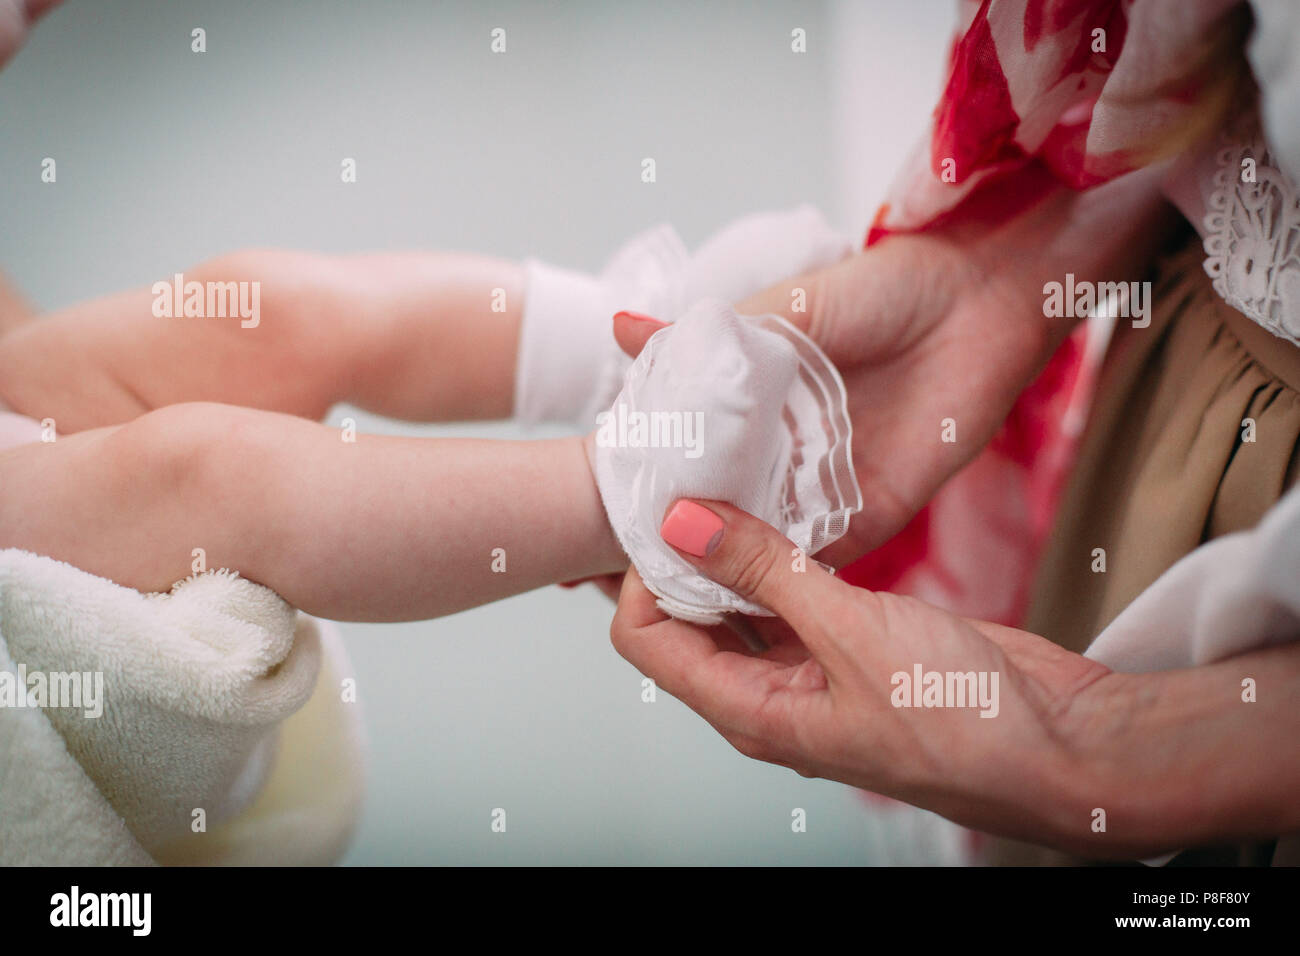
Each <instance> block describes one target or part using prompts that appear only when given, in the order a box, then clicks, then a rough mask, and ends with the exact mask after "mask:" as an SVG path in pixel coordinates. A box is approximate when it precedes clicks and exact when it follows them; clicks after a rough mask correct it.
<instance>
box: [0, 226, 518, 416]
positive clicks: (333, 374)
mask: <svg viewBox="0 0 1300 956" xmlns="http://www.w3.org/2000/svg"><path fill="white" fill-rule="evenodd" d="M171 278H172V277H170V276H168V277H166V280H167V283H170V282H171ZM183 278H184V280H185V281H186V282H191V281H192V282H197V283H200V285H201V286H206V285H209V284H211V285H216V286H225V285H227V284H229V285H232V286H240V284H243V285H244V286H246V287H247V288H248V289H249V290H250V291H249V295H250V304H251V290H252V288H253V286H254V284H255V285H256V288H257V290H258V292H257V302H258V315H257V318H256V321H255V322H254V321H253V320H251V319H249V320H244V319H242V318H240V317H239V316H237V315H234V314H233V313H231V314H230V315H228V316H227V317H224V318H222V317H214V316H209V317H198V316H190V317H185V316H183V315H181V316H177V315H172V316H167V317H160V316H157V315H155V314H154V308H153V304H154V299H155V296H154V294H153V292H152V290H151V288H150V287H141V288H138V289H133V290H128V291H126V292H119V293H115V294H113V295H107V296H103V297H100V298H97V299H92V300H90V301H87V302H80V303H77V304H76V305H73V306H70V307H69V308H66V309H63V310H61V311H59V312H55V313H51V314H49V315H45V316H41V317H39V318H37V319H35V320H32V321H26V322H21V323H20V322H18V321H17V320H16V319H15V320H14V321H13V322H7V321H6V320H5V319H4V315H3V311H4V309H3V306H4V290H3V287H0V400H3V401H5V402H7V403H8V404H9V405H10V406H12V407H13V408H16V409H17V410H18V411H20V412H23V413H24V414H26V415H29V416H31V417H32V418H36V419H44V418H52V419H54V420H55V421H56V422H57V424H58V429H59V433H60V434H70V433H72V432H76V431H82V430H85V429H90V428H97V427H101V426H105V425H116V424H121V423H123V422H127V421H130V420H131V419H132V418H135V417H136V416H137V415H141V414H144V413H145V412H147V411H150V410H152V409H156V408H162V407H163V406H165V405H171V404H175V403H179V402H196V401H204V402H225V403H229V404H237V405H244V406H247V407H249V408H261V409H266V410H268V411H278V412H289V413H291V414H294V415H302V416H304V417H307V418H316V419H319V418H321V417H322V416H323V415H324V414H325V413H326V412H327V411H328V410H329V408H330V406H331V405H333V404H334V403H336V402H344V401H346V402H352V403H353V404H356V405H360V406H362V407H363V408H367V409H370V410H372V411H375V412H378V413H380V414H383V415H388V416H391V417H395V418H405V419H413V420H420V421H450V420H457V419H470V418H475V419H484V418H505V417H507V416H509V415H510V413H511V410H512V407H513V400H514V372H515V357H516V351H517V348H518V339H519V321H520V315H521V314H522V309H523V270H522V268H521V267H520V266H518V265H516V264H514V263H510V262H505V261H502V260H497V259H490V258H486V257H483V256H473V255H463V254H458V253H439V252H391V253H369V254H361V255H349V256H328V255H320V254H316V253H306V252H290V251H284V250H274V249H250V250H244V251H241V252H237V253H232V254H230V255H226V256H221V257H219V258H216V259H213V260H210V261H208V262H205V263H202V264H201V265H198V266H195V267H193V268H192V269H187V270H186V271H185V272H184V273H183ZM241 303H242V300H241ZM173 306H174V307H175V304H173ZM250 311H251V309H250ZM6 330H8V331H7V334H6Z"/></svg>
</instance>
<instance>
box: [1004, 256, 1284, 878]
mask: <svg viewBox="0 0 1300 956" xmlns="http://www.w3.org/2000/svg"><path fill="white" fill-rule="evenodd" d="M1203 259H1204V253H1203V251H1202V249H1201V244H1200V242H1199V240H1197V239H1196V238H1195V237H1194V236H1193V237H1189V239H1188V240H1187V242H1186V243H1185V244H1184V245H1183V247H1182V248H1181V249H1180V251H1178V252H1177V253H1175V254H1174V255H1172V256H1170V257H1169V258H1167V259H1165V260H1164V261H1163V262H1162V263H1161V264H1160V266H1159V267H1158V269H1157V274H1156V276H1155V278H1154V280H1153V288H1152V291H1153V294H1154V303H1155V307H1154V310H1153V315H1152V321H1151V324H1150V326H1149V327H1147V328H1145V329H1135V328H1133V327H1132V325H1131V323H1130V322H1128V321H1126V320H1120V326H1119V327H1118V328H1117V329H1116V332H1115V338H1114V340H1113V342H1112V344H1111V348H1110V351H1109V353H1108V355H1107V358H1106V363H1105V367H1104V368H1103V371H1102V373H1101V377H1100V381H1099V385H1098V392H1097V399H1096V403H1095V405H1094V408H1093V411H1092V415H1091V417H1090V420H1089V424H1088V430H1087V433H1086V434H1085V436H1084V439H1083V443H1082V446H1081V448H1080V454H1079V459H1078V462H1077V464H1076V466H1075V469H1074V471H1073V473H1072V475H1071V478H1070V483H1069V486H1068V488H1067V489H1066V492H1065V497H1064V499H1063V502H1062V507H1061V510H1060V512H1059V514H1058V517H1057V523H1056V527H1055V529H1054V531H1053V536H1052V540H1051V542H1050V544H1049V546H1048V550H1047V553H1046V555H1045V556H1044V559H1043V561H1042V564H1041V565H1040V569H1039V573H1038V577H1037V580H1036V582H1035V585H1034V591H1033V597H1032V602H1031V606H1030V611H1029V615H1028V619H1027V621H1026V624H1025V626H1026V628H1027V629H1028V630H1030V631H1033V632H1034V633H1037V634H1042V635H1044V636H1045V637H1048V638H1049V639H1051V640H1052V641H1054V642H1056V643H1057V644H1060V645H1062V646H1063V647H1067V648H1069V649H1070V650H1073V651H1079V652H1082V651H1083V650H1085V649H1086V648H1087V646H1088V645H1089V644H1090V643H1091V642H1092V639H1093V638H1094V637H1096V636H1097V634H1098V633H1100V632H1101V630H1102V629H1103V628H1104V627H1105V626H1106V625H1107V624H1109V623H1110V622H1111V621H1112V620H1113V619H1114V618H1115V617H1116V615H1118V614H1119V612H1120V611H1122V610H1123V609H1124V608H1125V607H1126V606H1127V605H1128V604H1129V603H1130V602H1131V601H1132V600H1133V599H1134V598H1136V597H1137V596H1138V595H1139V594H1140V593H1142V591H1144V590H1145V589H1146V588H1148V587H1149V586H1150V585H1151V584H1152V583H1153V582H1154V581H1155V580H1156V578H1158V577H1159V576H1160V575H1161V574H1162V573H1163V572H1164V571H1166V570H1167V569H1168V568H1169V567H1170V566H1171V565H1173V564H1174V562H1176V561H1177V560H1178V559H1179V558H1181V557H1183V556H1184V555H1186V554H1187V553H1189V552H1190V551H1192V550H1194V549H1195V548H1196V547H1197V546H1198V545H1200V544H1202V543H1204V542H1206V541H1209V540H1210V539H1212V538H1216V537H1218V536H1220V535H1224V534H1227V533H1229V532H1233V531H1239V530H1242V529H1246V528H1251V527H1254V526H1255V524H1257V523H1258V522H1259V520H1260V518H1262V517H1263V515H1264V513H1265V512H1266V511H1267V510H1268V509H1269V507H1270V506H1272V505H1273V504H1274V503H1275V502H1276V501H1277V500H1278V499H1279V498H1280V497H1281V496H1282V493H1283V492H1284V491H1285V490H1286V489H1287V488H1288V487H1290V486H1291V485H1292V484H1294V483H1295V481H1296V479H1297V477H1298V472H1300V456H1298V455H1297V451H1298V450H1300V444H1298V439H1300V348H1296V347H1295V346H1294V345H1292V344H1291V343H1289V342H1287V341H1285V340H1283V339H1280V338H1278V337H1276V336H1274V335H1272V334H1271V333H1270V332H1268V331H1266V330H1265V329H1263V328H1261V327H1260V326H1258V325H1256V324H1255V323H1253V322H1252V321H1251V320H1250V319H1248V318H1246V317H1245V316H1244V315H1242V314H1241V313H1239V312H1237V311H1236V310H1235V309H1233V308H1231V307H1230V306H1228V305H1226V304H1225V303H1224V302H1223V300H1222V299H1220V298H1219V297H1218V295H1217V294H1215V292H1214V290H1213V289H1212V288H1211V286H1210V280H1209V279H1208V277H1207V276H1206V275H1205V272H1204V270H1203V269H1202V267H1201V262H1202V260H1203ZM1246 419H1250V420H1252V421H1253V423H1254V441H1253V442H1251V441H1243V433H1245V432H1246V431H1247V429H1248V428H1249V424H1245V425H1243V421H1244V420H1246ZM1096 548H1102V549H1104V550H1105V572H1104V573H1098V572H1095V571H1094V570H1093V567H1094V562H1095V561H1096V557H1095V556H1094V549H1096ZM1271 850H1272V848H1271V846H1269V847H1264V848H1260V847H1224V848H1217V849H1204V850H1195V851H1189V852H1188V853H1187V854H1184V855H1183V856H1181V857H1179V858H1178V860H1177V861H1176V862H1182V863H1198V862H1213V863H1218V864H1232V863H1259V862H1267V861H1268V858H1269V856H1270V855H1271ZM990 858H991V860H992V861H993V862H998V863H1021V864H1024V863H1051V862H1056V863H1063V862H1077V861H1073V860H1070V859H1069V858H1067V857H1065V856H1063V855H1061V854H1053V853H1049V852H1048V851H1045V850H1042V849H1040V848H1034V847H1027V846H1025V845H1023V844H1011V843H1010V842H1008V841H994V846H993V849H992V851H991V853H990Z"/></svg>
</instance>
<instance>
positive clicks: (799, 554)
mask: <svg viewBox="0 0 1300 956" xmlns="http://www.w3.org/2000/svg"><path fill="white" fill-rule="evenodd" d="M659 534H660V536H661V537H662V538H663V539H664V541H666V542H667V543H668V544H670V545H672V546H673V547H674V548H675V549H677V551H678V552H679V553H680V554H681V555H682V557H683V558H685V559H686V560H687V561H689V562H690V563H691V564H693V565H695V566H696V567H697V568H699V569H700V571H702V572H703V573H704V574H706V575H707V576H708V577H709V578H711V579H712V580H714V581H716V582H717V583H719V584H721V585H723V586H724V587H727V588H730V589H731V590H733V591H735V592H736V593H737V594H739V595H740V596H741V597H743V598H745V599H746V600H748V601H753V602H754V603H755V604H760V605H762V606H763V607H765V608H767V609H768V610H769V611H772V612H773V613H774V614H777V615H779V616H780V617H782V618H784V619H785V621H786V622H787V623H788V624H790V626H791V627H793V628H794V629H795V630H796V631H799V630H801V628H803V627H804V625H805V624H806V623H811V622H813V621H814V620H815V619H816V616H817V613H818V611H819V610H821V611H823V612H824V611H825V609H826V602H827V601H828V600H830V599H831V598H832V597H834V596H835V595H836V591H835V589H836V588H837V587H844V586H845V585H843V583H842V582H840V581H837V580H836V579H835V578H834V577H832V576H831V575H829V574H827V573H826V572H825V571H824V570H822V568H821V566H820V565H818V564H817V562H816V561H813V560H811V559H810V558H809V557H808V555H806V554H804V553H803V551H802V550H801V549H799V548H797V547H795V546H794V544H792V543H791V542H790V541H789V540H788V539H787V538H785V537H784V536H783V535H782V534H781V533H780V532H779V531H777V530H776V529H775V528H773V527H772V526H771V525H769V524H766V523H765V522H762V521H760V520H759V519H757V518H755V517H754V516H753V515H750V514H747V513H745V512H744V511H741V510H740V509H739V508H736V507H734V506H733V505H729V504H726V503H725V502H720V501H709V502H705V503H697V502H695V501H692V500H690V499H687V498H683V499H681V500H679V501H677V502H676V503H674V504H673V506H672V507H671V508H669V509H668V513H667V515H665V517H664V521H663V524H662V525H661V526H660V529H659Z"/></svg>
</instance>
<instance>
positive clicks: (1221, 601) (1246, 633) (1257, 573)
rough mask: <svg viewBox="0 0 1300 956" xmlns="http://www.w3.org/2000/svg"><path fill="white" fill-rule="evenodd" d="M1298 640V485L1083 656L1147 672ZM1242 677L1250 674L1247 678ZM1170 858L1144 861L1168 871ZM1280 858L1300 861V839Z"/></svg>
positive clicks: (1289, 842)
mask: <svg viewBox="0 0 1300 956" xmlns="http://www.w3.org/2000/svg"><path fill="white" fill-rule="evenodd" d="M1295 640H1300V486H1297V487H1295V488H1292V489H1291V491H1289V492H1288V493H1287V494H1286V495H1284V496H1283V498H1282V500H1281V501H1279V502H1278V503H1277V504H1275V505H1274V506H1273V507H1272V508H1270V509H1269V511H1268V513H1267V514H1266V515H1265V516H1264V518H1263V520H1262V521H1261V522H1260V523H1259V525H1258V526H1256V527H1255V528H1253V529H1251V530H1249V531H1239V532H1237V533H1235V534H1228V535H1224V536H1223V537H1221V538H1215V539H1214V540H1213V541H1210V542H1208V543H1207V544H1203V545H1201V546H1200V547H1199V548H1197V549H1196V550H1195V551H1193V552H1192V553H1191V554H1189V555H1187V556H1186V557H1184V558H1182V560H1180V561H1178V562H1177V563H1176V564H1175V565H1174V566H1173V567H1171V568H1170V569H1169V570H1168V571H1166V572H1165V573H1164V574H1162V575H1161V576H1160V577H1159V578H1158V579H1157V580H1156V582H1155V583H1154V584H1152V585H1151V587H1149V588H1147V589H1146V590H1145V591H1143V592H1142V593H1141V594H1140V595H1138V597H1137V599H1136V600H1135V601H1134V602H1133V603H1132V604H1130V605H1129V606H1128V607H1126V608H1125V609H1124V610H1123V611H1121V612H1120V613H1119V615H1118V616H1117V617H1116V618H1115V620H1114V621H1112V622H1111V623H1110V625H1109V626H1108V627H1107V628H1106V629H1105V630H1104V631H1102V632H1101V634H1100V635H1098V637H1097V639H1096V640H1095V641H1093V642H1092V644H1091V645H1089V647H1088V649H1087V651H1085V652H1084V656H1085V657H1090V658H1092V659H1093V660H1096V661H1100V662H1101V663H1102V664H1105V665H1106V666H1107V667H1109V668H1110V669H1111V670H1115V671H1122V672H1126V673H1134V674H1143V673H1150V672H1152V671H1164V670H1178V669H1181V668H1186V667H1195V666H1197V665H1200V664H1212V663H1214V662H1216V661H1221V660H1225V659H1227V658H1229V657H1233V656H1235V655H1237V654H1242V653H1245V652H1246V651H1253V650H1261V649H1263V648H1265V647H1271V646H1272V645H1274V644H1283V643H1286V642H1288V641H1295ZM1242 676H1243V677H1247V676H1250V675H1248V674H1243V675H1242ZM1175 856H1177V854H1176V853H1169V854H1166V855H1164V856H1161V857H1156V858H1154V859H1150V860H1144V861H1143V862H1145V863H1147V864H1148V865H1151V866H1163V865H1164V864H1165V863H1168V862H1169V861H1170V860H1171V859H1173V858H1174V857H1175ZM1274 858H1275V859H1277V860H1281V859H1283V858H1290V859H1296V858H1300V839H1297V838H1294V837H1292V838H1287V839H1285V840H1281V841H1279V842H1278V847H1277V850H1276V851H1275V853H1274Z"/></svg>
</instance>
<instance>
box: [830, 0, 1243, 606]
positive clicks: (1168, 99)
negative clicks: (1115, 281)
mask: <svg viewBox="0 0 1300 956" xmlns="http://www.w3.org/2000/svg"><path fill="white" fill-rule="evenodd" d="M1242 7H1244V4H1243V3H1242V2H1240V0H983V2H971V0H961V3H960V25H959V29H958V31H957V36H956V39H955V42H954V44H953V47H952V52H951V55H950V58H949V67H948V69H949V73H948V80H947V84H946V86H945V89H944V92H943V95H942V97H941V99H940V101H939V104H938V106H937V107H936V109H935V112H934V117H933V122H932V128H931V130H930V134H929V136H928V137H927V138H926V140H925V141H924V142H922V143H921V144H920V146H919V147H918V148H917V149H916V150H915V151H914V152H913V154H912V156H911V159H910V160H909V162H908V163H907V164H906V165H905V166H904V168H903V169H902V170H901V172H900V174H899V176H898V178H897V179H896V180H895V183H894V186H893V187H892V188H891V190H890V194H889V198H888V201H887V202H886V203H885V204H884V205H883V206H882V207H881V208H880V210H879V212H878V214H877V216H876V219H875V221H874V223H873V224H872V227H871V230H870V232H869V234H868V236H867V244H868V245H870V244H872V243H874V242H877V241H879V240H880V239H882V238H883V237H885V236H887V235H889V234H890V233H894V232H910V231H920V230H925V229H928V228H933V227H935V226H936V225H939V224H941V223H943V222H944V221H945V220H947V219H948V218H949V217H951V216H956V215H969V214H971V205H973V204H970V205H968V200H970V199H971V198H972V196H973V195H974V194H975V193H976V192H977V191H978V192H981V193H986V191H990V192H991V191H996V195H997V196H998V197H999V200H1000V202H1001V204H1002V205H1003V206H1016V207H1019V206H1020V205H1022V204H1023V203H1025V202H1032V200H1033V198H1034V192H1035V191H1041V190H1042V189H1043V187H1044V183H1062V184H1065V185H1066V186H1069V187H1071V188H1075V189H1088V188H1089V187H1092V186H1095V185H1098V184H1100V183H1104V182H1107V181H1109V180H1111V179H1114V178H1115V177H1118V176H1121V175H1124V174H1125V173H1129V172H1132V171H1134V170H1137V169H1141V168H1143V167H1146V166H1148V165H1150V164H1152V163H1156V162H1161V161H1164V160H1165V159H1169V158H1172V157H1173V156H1175V155H1176V154H1178V153H1179V152H1180V151H1181V150H1183V149H1186V148H1188V147H1191V146H1193V145H1196V144H1197V143H1199V142H1200V141H1201V140H1203V139H1204V138H1205V137H1206V136H1208V135H1209V134H1211V133H1213V132H1214V130H1213V124H1214V123H1215V121H1216V120H1215V118H1216V117H1218V116H1221V115H1222V113H1223V107H1224V106H1225V103H1226V101H1227V98H1229V97H1231V96H1233V95H1235V90H1236V84H1235V83H1233V82H1228V80H1230V79H1231V78H1232V76H1231V70H1232V69H1235V68H1236V67H1235V66H1234V65H1235V64H1240V63H1242V62H1244V61H1242V59H1241V45H1242V42H1243V39H1244V28H1245V27H1246V26H1248V24H1249V17H1248V16H1244V15H1243V14H1244V11H1243V10H1242V9H1241V8H1242ZM1044 171H1046V172H1047V173H1048V174H1050V175H1047V176H1045V175H1043V173H1044ZM982 205H984V204H982ZM993 205H994V206H995V207H996V206H997V205H998V203H994V204H993ZM1085 335H1086V329H1085V327H1082V326H1081V327H1080V329H1079V330H1078V331H1077V332H1076V334H1075V335H1074V336H1072V337H1071V338H1070V339H1068V340H1067V341H1066V342H1065V344H1064V345H1063V346H1062V347H1061V348H1060V350H1059V351H1058V352H1057V353H1056V355H1055V356H1054V357H1053V359H1052V360H1051V362H1050V363H1049V364H1048V366H1047V368H1046V369H1045V370H1044V371H1043V373H1042V374H1041V375H1040V376H1039V378H1038V379H1037V380H1036V381H1035V382H1034V383H1033V384H1032V385H1031V386H1030V387H1029V388H1028V389H1027V390H1026V391H1025V392H1024V394H1023V395H1022V396H1021V397H1020V399H1019V400H1018V402H1017V403H1016V405H1015V407H1014V408H1013V409H1012V411H1011V414H1010V416H1009V417H1008V419H1007V421H1006V423H1005V425H1004V426H1003V428H1002V430H1001V431H1000V432H999V433H998V435H997V436H995V438H994V439H993V441H992V442H991V443H990V444H989V446H988V447H987V448H986V449H985V450H984V451H983V452H982V453H981V454H980V455H979V456H978V457H977V458H976V459H975V460H974V461H972V462H971V463H970V464H969V465H968V466H967V467H966V468H965V469H963V470H962V471H961V472H960V473H959V474H957V475H956V476H955V477H954V478H953V479H952V480H951V481H949V482H948V484H946V485H945V486H944V487H943V488H942V489H940V491H939V493H938V494H937V495H936V496H935V497H934V498H933V499H932V500H931V502H930V503H929V504H928V505H927V506H926V507H925V508H924V509H923V510H922V511H921V512H920V513H919V514H918V515H917V516H916V518H915V519H913V521H912V522H911V523H910V524H909V525H908V526H907V527H906V528H905V529H904V530H903V531H902V532H901V533H900V534H899V535H897V536H896V537H895V538H894V539H893V540H891V541H890V542H888V543H887V544H886V545H885V546H884V547H882V548H880V549H878V550H876V551H875V552H873V553H872V554H869V555H867V556H866V557H865V558H863V559H862V560H860V561H858V562H856V563H855V564H852V565H850V566H849V567H847V568H845V569H843V570H842V571H841V572H840V573H841V576H842V577H843V578H844V579H845V580H847V581H850V582H851V583H854V584H858V585H861V586H864V587H870V588H873V589H880V590H886V589H887V590H893V591H900V592H905V593H909V594H913V595H916V596H917V597H921V598H923V599H925V600H927V601H929V602H931V603H934V604H937V605H940V606H943V607H947V608H950V609H952V610H954V611H957V612H959V613H962V614H966V615H970V616H976V617H980V618H984V619H988V620H994V621H999V622H1002V623H1006V624H1016V623H1018V622H1019V621H1020V620H1021V618H1022V617H1023V614H1024V612H1025V610H1026V605H1027V603H1028V597H1029V587H1030V583H1031V577H1032V573H1033V569H1034V566H1035V564H1036V562H1037V559H1038V555H1039V553H1040V552H1041V550H1042V547H1043V545H1044V543H1045V541H1046V538H1047V535H1048V533H1049V531H1050V527H1051V522H1052V517H1053V514H1054V511H1055V506H1056V502H1057V500H1058V498H1059V496H1060V491H1061V487H1062V483H1063V481H1064V478H1065V475H1066V473H1067V471H1068V468H1069V465H1070V462H1071V460H1072V457H1073V452H1074V448H1075V444H1076V441H1077V438H1078V436H1079V434H1080V432H1081V430H1082V423H1083V419H1084V416H1085V413H1086V408H1087V403H1088V399H1089V397H1090V394H1091V390H1092V383H1093V380H1094V373H1095V371H1096V369H1095V365H1096V361H1095V360H1094V358H1093V356H1095V355H1096V354H1097V353H1098V351H1099V350H1096V349H1088V348H1086V342H1085ZM937 428H938V424H937V423H936V429H937Z"/></svg>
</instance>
